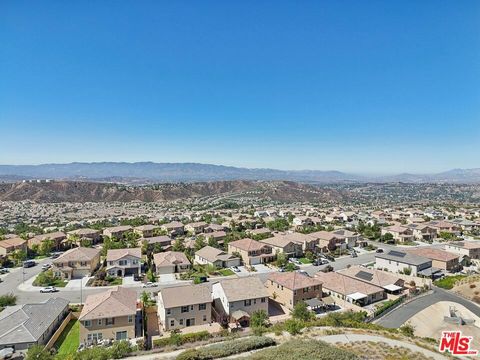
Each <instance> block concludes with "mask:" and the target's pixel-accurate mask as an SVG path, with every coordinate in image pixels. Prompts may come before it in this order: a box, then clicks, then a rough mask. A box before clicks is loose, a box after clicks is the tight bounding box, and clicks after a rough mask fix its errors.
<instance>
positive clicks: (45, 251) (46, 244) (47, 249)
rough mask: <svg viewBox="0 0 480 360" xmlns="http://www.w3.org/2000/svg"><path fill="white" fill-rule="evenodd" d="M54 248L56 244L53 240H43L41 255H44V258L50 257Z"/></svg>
mask: <svg viewBox="0 0 480 360" xmlns="http://www.w3.org/2000/svg"><path fill="white" fill-rule="evenodd" d="M53 246H54V243H53V240H52V239H50V238H47V239H45V240H43V241H42V243H41V244H40V247H39V249H38V251H39V254H40V255H42V256H48V255H50V253H51V252H52V250H53Z"/></svg>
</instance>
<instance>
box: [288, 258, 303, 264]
mask: <svg viewBox="0 0 480 360" xmlns="http://www.w3.org/2000/svg"><path fill="white" fill-rule="evenodd" d="M288 261H289V262H291V263H293V264H295V265H301V264H302V263H301V262H300V260H298V259H297V258H290V259H288Z"/></svg>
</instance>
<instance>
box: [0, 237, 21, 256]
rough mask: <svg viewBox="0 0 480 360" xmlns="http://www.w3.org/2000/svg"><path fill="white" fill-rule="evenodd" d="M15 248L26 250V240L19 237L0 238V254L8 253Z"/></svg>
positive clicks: (5, 254)
mask: <svg viewBox="0 0 480 360" xmlns="http://www.w3.org/2000/svg"><path fill="white" fill-rule="evenodd" d="M15 250H20V251H27V240H23V239H22V238H21V237H14V238H10V239H5V240H0V256H7V255H10V254H11V253H12V252H14V251H15Z"/></svg>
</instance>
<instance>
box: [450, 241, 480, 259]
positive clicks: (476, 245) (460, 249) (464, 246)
mask: <svg viewBox="0 0 480 360" xmlns="http://www.w3.org/2000/svg"><path fill="white" fill-rule="evenodd" d="M445 250H446V251H449V252H452V253H454V254H458V255H460V256H462V257H465V256H467V257H468V258H469V259H480V241H455V242H451V243H448V244H445Z"/></svg>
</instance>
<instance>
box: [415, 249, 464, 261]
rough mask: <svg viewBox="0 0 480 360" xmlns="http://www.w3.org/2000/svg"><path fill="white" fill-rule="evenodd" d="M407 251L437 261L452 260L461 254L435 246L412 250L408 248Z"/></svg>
mask: <svg viewBox="0 0 480 360" xmlns="http://www.w3.org/2000/svg"><path fill="white" fill-rule="evenodd" d="M407 252H409V253H412V254H415V255H418V256H423V257H426V258H427V259H431V260H437V261H451V260H455V259H458V258H459V256H458V255H456V254H452V253H449V252H448V251H444V250H439V249H434V248H416V249H411V250H410V249H409V250H407Z"/></svg>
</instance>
